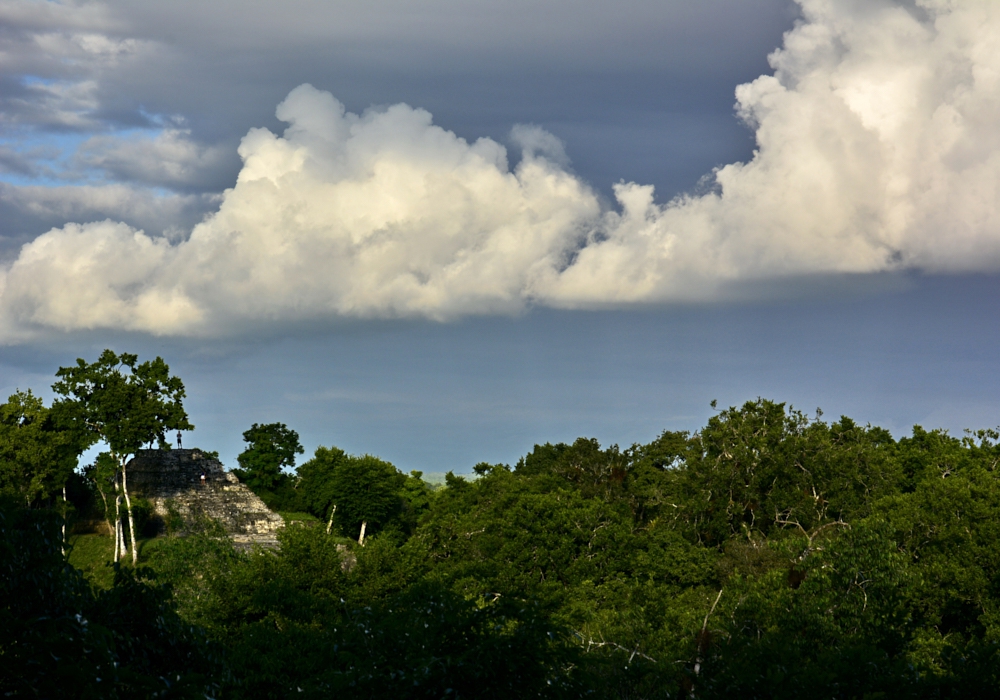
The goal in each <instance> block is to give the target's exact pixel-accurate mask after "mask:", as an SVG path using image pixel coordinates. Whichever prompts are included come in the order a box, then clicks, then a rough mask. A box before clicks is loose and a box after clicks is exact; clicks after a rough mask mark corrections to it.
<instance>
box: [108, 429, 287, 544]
mask: <svg viewBox="0 0 1000 700" xmlns="http://www.w3.org/2000/svg"><path fill="white" fill-rule="evenodd" d="M126 470H127V473H128V487H129V493H130V494H133V495H135V496H141V497H142V498H146V499H148V500H149V501H150V503H151V504H152V505H153V510H154V513H155V514H156V515H157V516H158V517H159V518H161V519H162V520H163V521H164V522H167V521H168V519H169V518H172V517H176V516H180V518H181V519H182V520H183V521H184V522H185V523H189V524H193V523H195V522H197V521H198V520H199V519H202V518H206V517H207V518H211V519H212V520H215V521H216V522H218V523H220V524H221V525H222V527H223V528H225V530H226V532H227V533H228V534H229V536H230V537H231V538H232V540H233V543H234V544H235V545H236V546H237V547H240V548H250V547H253V546H255V545H258V546H263V547H276V546H277V545H278V540H277V537H276V533H277V531H278V529H279V528H281V527H282V526H283V525H284V524H285V523H284V520H283V519H282V517H281V516H280V515H278V514H277V513H275V512H273V511H271V510H270V509H269V508H268V507H267V506H266V505H264V502H263V501H262V500H260V498H258V497H257V496H256V495H255V494H254V493H253V492H252V491H251V490H250V489H248V488H247V487H246V486H244V485H243V484H241V483H240V482H239V480H238V479H237V478H236V477H235V476H233V475H232V474H230V473H229V472H227V471H226V470H225V469H224V468H223V467H222V463H221V462H219V461H218V460H217V459H215V458H214V457H210V456H208V455H206V454H205V453H204V452H202V451H201V450H198V449H193V450H140V451H139V452H138V453H137V454H136V456H135V457H134V458H133V459H132V461H131V462H129V463H128V465H127V467H126Z"/></svg>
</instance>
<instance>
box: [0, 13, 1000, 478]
mask: <svg viewBox="0 0 1000 700" xmlns="http://www.w3.org/2000/svg"><path fill="white" fill-rule="evenodd" d="M990 8H991V6H989V5H982V4H977V3H972V2H970V3H952V4H948V3H944V2H937V1H936V0H919V1H917V2H892V1H890V0H877V1H875V2H869V3H857V2H853V1H852V0H802V1H801V2H799V3H795V2H784V1H781V2H779V1H777V0H760V1H756V0H755V1H754V2H745V1H742V2H735V0H710V1H708V2H701V3H690V2H682V1H681V0H671V1H661V2H655V3H654V2H645V1H640V0H633V1H631V2H624V3H622V2H619V3H614V4H611V3H606V2H575V3H569V2H561V1H557V0H553V1H551V2H545V3H542V2H520V3H515V4H514V5H513V6H511V5H510V4H509V3H507V4H504V5H503V6H501V5H499V4H496V5H491V4H485V3H481V4H477V5H472V4H469V3H458V2H452V1H450V0H438V1H436V2H426V3H409V2H408V3H402V2H398V3H397V2H381V3H366V4H364V5H363V6H362V5H359V4H356V3H336V2H334V3H323V4H317V3H311V2H304V1H303V2H297V3H291V4H290V5H289V4H287V3H283V4H281V5H278V4H268V3H262V4H257V5H254V6H253V7H252V8H251V9H247V6H246V5H244V4H242V3H240V4H237V3H227V2H220V3H213V4H212V6H211V7H208V8H206V7H202V5H201V4H198V3H174V4H169V5H165V4H162V3H144V2H133V3H116V2H108V3H87V4H83V5H69V4H67V5H63V4H60V3H52V2H45V3H43V2H33V1H31V0H11V1H7V2H0V24H3V25H4V27H5V30H6V31H5V33H4V34H3V39H2V41H3V42H5V45H4V46H3V47H2V48H3V49H4V50H5V52H6V54H7V55H9V56H12V57H14V59H12V60H11V61H9V62H8V63H7V64H4V65H3V66H0V71H2V75H0V86H6V89H3V90H0V94H3V97H0V261H2V262H3V265H4V269H3V275H4V290H3V293H2V295H0V311H2V313H0V321H2V322H0V332H2V336H3V337H2V340H3V341H4V345H3V346H2V347H0V391H7V392H8V393H9V392H11V391H13V390H14V389H15V388H18V387H20V388H27V387H31V388H33V389H35V390H36V391H41V392H42V393H45V391H46V389H47V387H48V385H49V384H51V381H52V375H53V373H54V371H55V369H56V368H57V367H58V366H59V365H64V364H69V363H70V362H72V361H73V359H74V358H76V357H78V356H82V357H85V358H87V359H93V358H96V356H97V354H98V353H99V352H100V350H102V349H103V348H104V347H112V348H114V349H116V350H119V351H123V350H128V351H133V352H138V353H139V354H140V355H141V356H143V357H146V356H153V355H157V354H159V355H162V356H163V357H164V358H165V359H166V360H167V361H168V362H169V363H170V364H171V366H172V367H173V368H174V370H175V371H176V372H177V373H178V374H179V375H180V376H182V377H183V378H184V380H185V382H186V384H187V386H188V393H189V401H188V408H189V412H190V414H191V419H192V421H193V422H194V423H195V424H196V425H197V426H198V428H197V430H196V431H195V433H194V434H193V435H191V436H190V437H188V438H186V439H185V443H186V444H192V443H193V444H198V445H200V446H202V447H203V448H206V449H218V450H220V452H221V453H222V456H223V459H224V461H225V462H227V463H229V464H233V463H234V462H235V455H236V454H237V453H238V452H239V451H240V449H241V440H240V433H241V432H242V431H243V430H245V429H246V428H248V427H249V425H250V424H251V423H253V422H271V421H280V422H285V423H287V424H288V425H289V426H290V427H292V428H294V429H296V430H298V431H299V432H300V434H301V435H302V440H303V443H304V444H305V446H306V448H307V451H311V450H312V449H313V448H315V446H316V445H318V444H324V445H330V444H335V445H338V446H340V447H342V448H345V449H347V450H349V451H351V452H357V453H361V452H370V453H374V454H379V455H381V456H383V457H385V458H387V459H390V460H392V461H393V462H394V463H396V464H397V465H398V466H399V467H400V468H402V469H405V470H409V469H421V470H424V471H426V472H443V471H448V470H454V471H456V472H460V473H461V472H468V471H470V470H471V467H472V466H473V465H474V464H475V463H477V462H479V461H489V462H508V463H510V462H514V461H516V459H517V458H518V456H520V455H522V454H524V453H525V452H527V451H529V450H530V449H531V446H532V445H533V444H534V443H536V442H544V441H553V442H555V441H570V440H572V439H574V438H575V437H577V436H580V435H587V436H595V437H597V438H598V439H600V440H601V441H602V442H603V443H618V444H620V445H622V446H623V447H624V446H627V445H629V444H631V443H632V442H645V441H649V440H651V439H653V438H655V437H656V436H657V435H658V434H659V432H661V431H662V430H665V429H669V430H696V429H697V428H698V427H699V426H701V425H703V424H704V421H705V420H706V419H707V417H708V416H710V415H711V413H712V409H711V407H710V405H709V402H710V401H712V400H713V399H717V400H718V401H719V404H720V405H723V406H725V405H732V404H739V403H742V402H743V401H746V400H750V399H753V398H756V397H758V396H763V397H766V398H772V399H775V400H779V401H788V402H791V403H793V404H794V405H795V406H796V407H797V408H800V409H803V410H806V411H807V412H810V413H812V412H813V411H814V410H815V408H816V407H821V408H822V409H823V411H824V412H825V414H826V417H827V418H830V417H836V416H838V415H840V414H847V415H850V416H851V417H853V418H855V419H856V420H859V421H860V422H872V423H875V424H880V425H882V426H884V427H887V428H889V429H891V430H892V431H893V433H894V434H896V435H897V436H899V435H902V434H905V433H906V432H907V431H908V430H909V428H910V426H912V425H913V424H916V423H920V424H923V425H924V426H925V427H938V426H940V427H946V428H948V429H949V430H951V431H952V432H953V433H960V431H961V429H962V428H964V427H970V428H982V427H992V426H995V425H997V424H998V423H1000V400H998V399H997V398H995V397H997V396H1000V393H998V391H997V389H998V386H997V383H998V382H997V381H996V380H995V379H994V377H995V376H997V374H998V373H997V371H996V370H997V364H998V362H997V359H996V353H995V350H994V349H995V347H996V345H997V342H996V341H997V338H996V336H997V333H998V332H997V331H996V330H995V328H996V322H995V321H996V310H995V299H996V292H997V288H998V284H1000V276H998V275H997V269H998V268H1000V225H998V222H1000V211H998V207H997V198H996V193H997V192H1000V185H998V183H1000V166H998V163H1000V141H998V139H997V138H996V137H995V136H994V135H995V134H996V133H998V132H1000V130H998V129H997V128H996V127H997V126H1000V125H998V122H1000V104H998V98H997V90H996V87H997V86H996V85H995V84H994V83H992V82H990V81H991V78H990V77H989V76H990V75H992V73H991V71H992V70H994V69H995V68H997V66H994V65H993V64H992V63H990V61H991V60H992V59H990V58H989V56H988V55H987V56H985V58H984V55H985V54H984V52H977V51H976V50H974V49H975V47H976V46H989V45H990V42H991V41H993V40H995V39H996V38H997V35H998V34H1000V12H998V11H997V10H992V9H990ZM786 33H787V34H786ZM956 47H957V48H956ZM962 47H971V48H962ZM776 50H778V52H777V53H774V54H772V52H775V51H776ZM987 53H989V52H987ZM769 55H771V56H772V57H771V59H770V61H769V58H768V56H769ZM737 86H743V87H740V88H739V89H737ZM276 107H277V111H276ZM352 115H357V116H352ZM517 125H521V126H517ZM286 128H287V129H288V130H287V131H286ZM264 130H266V131H264ZM237 149H239V151H238V150H237ZM55 152H58V153H59V154H60V156H59V157H57V158H53V155H52V154H53V153H55ZM296 159H298V160H296ZM724 166H727V167H724ZM720 168H721V169H720ZM4 169H5V170H4ZM238 177H239V180H237V178H238ZM648 186H652V187H653V188H654V193H653V194H650V192H649V190H648ZM678 196H682V199H680V200H678V199H675V198H676V197H678ZM22 246H23V248H22Z"/></svg>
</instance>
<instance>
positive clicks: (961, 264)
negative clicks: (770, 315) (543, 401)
mask: <svg viewBox="0 0 1000 700" xmlns="http://www.w3.org/2000/svg"><path fill="white" fill-rule="evenodd" d="M799 2H800V4H801V5H802V10H803V19H802V20H801V21H800V22H799V23H798V24H797V25H796V27H795V28H794V29H793V30H791V31H789V32H788V33H787V34H786V36H785V41H784V45H783V47H782V48H781V49H780V50H778V51H776V52H775V53H774V54H773V55H772V56H771V64H772V66H773V68H774V69H775V73H774V75H773V76H772V75H767V76H761V77H760V78H758V79H757V80H755V81H753V82H752V83H748V84H746V85H741V86H740V87H739V88H737V91H736V96H737V110H738V112H739V114H740V115H741V117H742V118H743V119H744V120H745V121H746V122H747V123H748V124H749V125H751V126H752V128H754V129H755V131H756V138H757V143H758V149H757V151H756V153H755V156H754V158H753V159H752V160H751V161H750V162H748V163H735V164H731V165H727V166H725V167H723V168H721V169H719V170H718V171H716V172H715V173H714V183H715V185H716V187H714V188H713V190H712V191H711V192H709V193H707V194H703V195H698V196H687V197H682V198H679V199H677V200H675V201H673V202H670V203H667V204H658V203H656V202H655V201H654V196H653V190H652V188H651V187H648V186H642V185H638V184H634V183H621V184H618V185H617V186H616V187H615V196H616V199H617V202H615V203H614V204H613V205H608V204H606V203H603V202H602V201H601V198H600V197H599V196H598V195H597V194H596V193H595V192H594V191H593V190H591V188H590V187H589V186H588V185H587V184H586V183H584V182H582V181H581V180H580V179H579V178H577V177H576V176H575V175H573V174H572V172H571V171H570V170H568V169H567V167H566V166H565V165H564V163H565V155H564V154H563V153H562V150H561V147H560V144H559V142H558V141H557V140H556V139H555V138H554V137H552V136H551V135H550V134H547V133H546V132H544V131H542V130H541V129H538V128H534V127H517V128H515V130H514V132H513V134H512V139H513V141H515V142H516V143H518V144H519V145H520V147H521V151H522V152H521V154H520V157H519V159H518V163H517V165H516V167H514V168H511V167H510V165H509V162H508V154H507V152H506V150H505V149H504V148H503V147H502V146H501V145H499V144H497V143H496V142H494V141H491V140H489V139H480V140H479V141H476V142H475V143H468V142H466V141H465V140H463V139H460V138H458V137H456V136H455V135H454V134H452V133H450V132H448V131H446V130H444V129H442V128H440V127H438V126H435V125H434V124H433V123H432V120H431V115H430V114H428V113H427V112H425V111H422V110H419V109H413V108H411V107H409V106H406V105H395V106H392V107H389V108H387V109H381V110H371V111H369V112H366V113H365V114H363V115H354V114H349V113H345V111H344V108H343V107H342V105H341V104H340V103H339V102H337V101H336V100H335V99H334V98H333V97H332V96H331V95H329V94H328V93H325V92H321V91H319V90H316V89H314V88H313V87H311V86H308V85H303V86H300V87H298V88H296V89H295V90H293V91H292V92H291V93H290V94H289V95H288V97H287V98H286V99H285V100H284V101H283V102H282V103H281V104H280V105H279V106H278V110H277V115H278V117H279V118H280V119H281V120H283V121H285V122H287V123H288V124H289V126H288V128H287V129H286V131H285V132H284V134H283V135H281V136H278V135H276V134H273V133H271V132H270V131H268V130H266V129H254V130H251V131H250V132H249V133H248V134H247V135H246V136H245V137H244V139H243V141H242V144H241V146H240V149H239V153H240V156H241V157H242V158H243V168H242V171H241V172H240V175H239V178H238V180H237V182H236V185H235V186H234V187H233V188H231V189H229V190H227V191H226V193H225V195H224V197H223V200H222V202H221V204H220V206H219V209H218V211H217V212H216V213H214V214H213V215H212V216H210V217H209V218H207V219H206V220H205V221H204V222H202V223H201V224H199V225H197V226H195V227H194V229H193V230H192V231H191V233H190V236H189V237H187V238H186V239H184V240H180V241H170V240H167V239H165V238H160V237H152V236H148V235H146V234H144V233H143V232H141V231H136V230H133V229H131V228H129V227H128V226H126V225H124V224H120V223H114V222H111V221H105V222H100V223H89V224H82V225H79V224H69V225H66V226H64V227H62V228H58V229H54V230H52V231H50V232H48V233H46V234H44V235H42V236H40V237H39V238H37V239H35V240H34V241H33V242H31V243H29V244H27V245H26V246H24V248H23V249H22V251H21V253H20V256H19V257H18V258H17V260H16V261H15V262H14V263H13V264H12V265H10V266H9V268H8V269H7V270H6V272H5V275H4V280H3V283H4V285H3V292H2V296H0V311H2V313H3V314H4V317H5V319H6V326H7V330H6V333H7V334H8V337H11V338H13V337H14V336H15V335H16V334H17V333H18V332H23V331H25V330H28V329H31V328H38V327H48V328H56V329H64V330H74V329H86V328H119V329H130V330H139V331H145V332H151V333H158V334H186V333H190V334H204V333H209V334H210V333H213V332H220V331H221V330H223V329H228V328H237V327H240V326H242V325H244V324H248V323H249V324H255V323H258V322H261V321H266V320H268V319H275V320H278V319H280V320H285V319H309V318H323V317H331V316H360V317H396V316H424V317H430V318H437V319H447V318H453V317H456V316H461V315H464V314H477V313H511V312H516V311H518V310H520V309H522V308H524V307H525V306H526V305H531V304H541V305H550V306H559V307H593V306H599V305H608V304H627V303H642V302H647V303H648V302H663V301H676V300H684V299H709V298H713V297H714V296H717V295H718V294H720V291H721V290H723V289H725V287H726V285H728V284H731V283H733V282H741V281H748V280H757V279H768V278H774V277H781V276H789V275H808V274H813V273H845V272H853V273H865V272H876V271H884V270H893V269H904V268H915V269H923V270H930V271H969V270H996V269H998V268H1000V52H998V51H997V50H996V46H997V44H998V43H1000V3H996V2H993V1H992V0H966V1H965V2H962V1H959V0H916V1H915V2H912V1H911V2H889V1H888V0H799ZM664 167H668V164H665V165H664Z"/></svg>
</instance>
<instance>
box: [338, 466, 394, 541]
mask: <svg viewBox="0 0 1000 700" xmlns="http://www.w3.org/2000/svg"><path fill="white" fill-rule="evenodd" d="M405 483H406V477H405V476H403V474H402V473H400V471H399V470H398V469H396V467H394V466H393V465H392V464H390V463H389V462H385V461H383V460H381V459H379V458H378V457H373V456H371V455H362V456H361V457H347V458H346V459H340V460H337V461H336V462H335V463H334V465H333V469H332V470H331V472H330V475H329V494H330V496H331V500H332V503H333V505H335V506H336V507H337V514H336V519H337V521H338V522H339V523H341V527H342V529H343V530H344V531H345V532H351V533H354V532H358V533H359V535H358V543H359V544H362V545H363V544H364V543H365V535H366V533H367V532H368V529H369V527H371V528H373V529H374V528H376V527H378V526H380V525H384V524H386V523H387V522H388V521H389V520H391V519H392V518H393V517H394V516H395V515H397V514H398V513H399V511H400V509H401V508H402V506H403V498H402V495H401V493H400V492H401V490H402V489H403V486H404V484H405Z"/></svg>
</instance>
